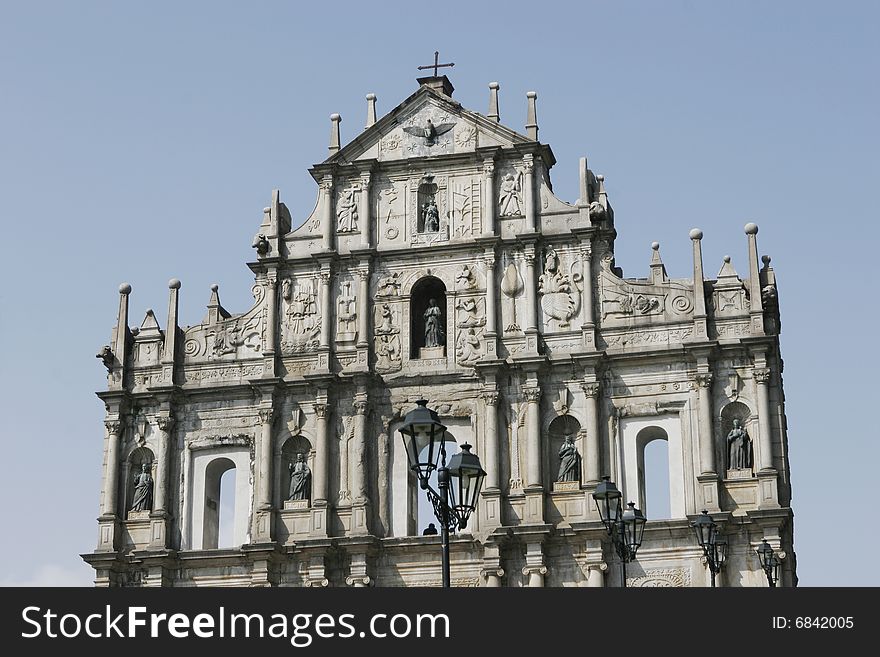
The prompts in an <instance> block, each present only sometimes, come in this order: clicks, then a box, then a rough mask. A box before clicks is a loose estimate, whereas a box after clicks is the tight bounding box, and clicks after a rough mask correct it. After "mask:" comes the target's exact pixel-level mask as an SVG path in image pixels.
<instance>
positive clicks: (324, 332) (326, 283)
mask: <svg viewBox="0 0 880 657" xmlns="http://www.w3.org/2000/svg"><path fill="white" fill-rule="evenodd" d="M319 277H320V281H321V347H326V348H329V347H330V324H331V317H330V265H329V264H325V265H321V273H320V274H319Z"/></svg>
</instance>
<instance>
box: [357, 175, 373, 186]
mask: <svg viewBox="0 0 880 657" xmlns="http://www.w3.org/2000/svg"><path fill="white" fill-rule="evenodd" d="M372 177H373V175H372V174H371V173H370V172H369V171H364V172H363V173H362V174H361V175H360V176H359V180H360V181H361V185H363V186H364V188H366V187H367V186H368V185H369V184H370V179H371V178H372Z"/></svg>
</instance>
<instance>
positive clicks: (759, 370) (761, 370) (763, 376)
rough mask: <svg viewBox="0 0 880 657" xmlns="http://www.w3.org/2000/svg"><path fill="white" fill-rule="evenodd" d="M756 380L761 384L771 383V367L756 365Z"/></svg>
mask: <svg viewBox="0 0 880 657" xmlns="http://www.w3.org/2000/svg"><path fill="white" fill-rule="evenodd" d="M754 375H755V382H756V383H760V384H766V383H770V368H769V367H756V368H755V372H754Z"/></svg>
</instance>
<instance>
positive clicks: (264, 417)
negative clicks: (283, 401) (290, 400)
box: [257, 408, 275, 424]
mask: <svg viewBox="0 0 880 657" xmlns="http://www.w3.org/2000/svg"><path fill="white" fill-rule="evenodd" d="M274 414H275V411H273V410H272V409H271V408H260V409H257V415H259V416H260V422H261V423H263V424H269V423H270V422H271V421H272V416H273V415H274Z"/></svg>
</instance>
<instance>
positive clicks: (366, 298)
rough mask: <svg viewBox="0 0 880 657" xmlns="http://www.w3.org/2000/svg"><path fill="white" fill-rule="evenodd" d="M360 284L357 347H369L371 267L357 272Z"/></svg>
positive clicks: (362, 268)
mask: <svg viewBox="0 0 880 657" xmlns="http://www.w3.org/2000/svg"><path fill="white" fill-rule="evenodd" d="M357 275H358V279H359V283H358V337H357V346H358V347H366V346H368V333H369V330H370V321H369V319H370V314H369V313H370V268H369V265H367V266H366V267H361V268H359V269H358V270H357Z"/></svg>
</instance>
